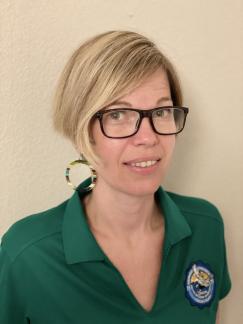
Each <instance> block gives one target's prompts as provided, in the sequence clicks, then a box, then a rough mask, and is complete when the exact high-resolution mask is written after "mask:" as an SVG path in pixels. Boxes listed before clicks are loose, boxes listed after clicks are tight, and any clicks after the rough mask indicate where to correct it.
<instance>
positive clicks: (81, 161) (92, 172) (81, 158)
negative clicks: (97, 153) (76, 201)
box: [65, 154, 97, 192]
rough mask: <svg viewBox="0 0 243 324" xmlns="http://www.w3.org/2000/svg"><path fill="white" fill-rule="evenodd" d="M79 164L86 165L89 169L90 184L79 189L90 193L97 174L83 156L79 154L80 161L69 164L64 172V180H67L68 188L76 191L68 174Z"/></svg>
mask: <svg viewBox="0 0 243 324" xmlns="http://www.w3.org/2000/svg"><path fill="white" fill-rule="evenodd" d="M79 164H84V165H87V166H88V167H89V169H90V172H91V183H90V185H89V186H88V187H85V188H80V190H81V191H85V192H87V191H90V190H92V189H93V188H94V186H95V184H96V180H97V173H96V171H95V169H94V168H93V167H92V166H91V165H90V164H89V162H88V161H87V160H86V159H85V158H84V156H83V155H82V154H81V155H80V159H78V160H74V161H72V162H70V163H69V165H68V167H67V168H66V172H65V178H66V180H67V183H68V185H69V186H71V187H72V189H73V190H77V187H76V186H75V185H74V184H73V183H72V182H71V180H70V177H69V174H70V169H71V168H72V167H74V166H76V165H79Z"/></svg>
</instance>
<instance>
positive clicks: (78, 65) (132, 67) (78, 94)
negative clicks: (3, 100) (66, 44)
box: [53, 31, 182, 164]
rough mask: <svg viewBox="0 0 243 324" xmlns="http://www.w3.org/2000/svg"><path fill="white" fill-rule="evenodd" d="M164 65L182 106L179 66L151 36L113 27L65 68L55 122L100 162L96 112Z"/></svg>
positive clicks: (173, 93) (83, 47)
mask: <svg viewBox="0 0 243 324" xmlns="http://www.w3.org/2000/svg"><path fill="white" fill-rule="evenodd" d="M161 67H162V68H163V69H164V70H165V71H166V73H167V77H168V80H169V84H170V90H171V97H172V101H173V104H174V105H177V106H181V105H182V92H181V87H180V83H179V80H178V76H177V74H176V72H175V69H174V67H173V66H172V64H171V62H170V61H169V60H168V58H166V57H165V55H163V54H162V53H161V51H160V50H159V49H158V48H157V47H156V45H155V44H154V43H153V42H152V41H151V40H149V39H148V38H146V37H144V36H143V35H140V34H138V33H135V32H131V31H109V32H106V33H103V34H100V35H97V36H95V37H93V38H91V39H89V40H87V41H86V42H85V43H83V44H82V45H81V46H80V47H79V48H78V49H77V50H76V51H75V52H74V53H73V55H72V56H71V58H70V59H69V61H68V62H67V64H66V66H65V68H64V70H63V72H62V74H61V77H60V80H59V82H58V86H57V90H56V94H55V98H54V111H53V125H54V128H55V129H56V130H57V131H58V132H60V133H62V134H63V135H64V136H65V137H67V138H69V139H70V140H71V142H72V143H73V144H74V146H75V147H76V148H82V153H83V154H84V156H85V157H86V158H87V160H88V161H89V162H90V163H91V164H95V163H98V162H99V158H98V157H97V156H96V154H95V152H94V149H93V144H92V139H91V138H92V136H91V133H90V130H91V129H90V128H91V120H92V117H93V116H94V114H95V113H96V112H97V111H99V110H100V109H102V108H104V107H106V106H108V105H109V104H110V103H111V102H113V101H115V100H117V99H118V98H120V97H122V96H124V95H126V94H127V93H128V92H130V91H132V90H133V89H134V88H135V87H137V86H138V85H139V84H140V83H141V82H142V81H143V80H144V79H145V78H146V77H148V76H149V75H151V74H152V73H153V72H155V71H156V70H157V69H158V68H161Z"/></svg>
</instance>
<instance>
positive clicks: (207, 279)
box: [185, 261, 215, 308]
mask: <svg viewBox="0 0 243 324" xmlns="http://www.w3.org/2000/svg"><path fill="white" fill-rule="evenodd" d="M185 289H186V297H187V299H188V300H189V301H190V303H191V305H193V306H198V307H199V308H203V307H206V306H210V304H211V302H212V300H213V298H214V295H215V279H214V274H213V272H212V271H211V270H210V268H209V266H208V265H207V264H205V263H203V262H202V261H197V262H193V263H192V264H191V266H190V267H189V269H188V270H187V272H186V280H185Z"/></svg>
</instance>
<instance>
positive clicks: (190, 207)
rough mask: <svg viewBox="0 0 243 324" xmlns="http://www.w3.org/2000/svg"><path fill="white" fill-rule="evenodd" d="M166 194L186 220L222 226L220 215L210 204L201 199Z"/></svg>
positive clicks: (168, 192)
mask: <svg viewBox="0 0 243 324" xmlns="http://www.w3.org/2000/svg"><path fill="white" fill-rule="evenodd" d="M166 193H167V194H168V196H169V197H170V199H172V200H173V202H174V203H175V204H176V205H177V207H178V208H179V210H180V212H181V213H182V214H183V215H185V216H186V218H187V219H190V220H193V219H197V221H198V220H199V219H201V220H202V221H205V222H216V223H219V224H221V225H223V220H222V216H221V213H220V211H219V209H218V208H217V207H216V206H215V205H214V204H213V203H212V202H210V201H208V200H206V199H203V198H198V197H193V196H184V195H181V194H178V193H174V192H170V191H167V192H166Z"/></svg>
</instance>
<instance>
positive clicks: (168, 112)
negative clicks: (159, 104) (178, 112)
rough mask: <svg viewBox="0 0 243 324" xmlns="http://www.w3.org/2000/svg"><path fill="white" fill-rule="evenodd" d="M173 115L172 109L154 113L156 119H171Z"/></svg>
mask: <svg viewBox="0 0 243 324" xmlns="http://www.w3.org/2000/svg"><path fill="white" fill-rule="evenodd" d="M172 113H173V111H172V109H170V108H163V109H159V110H156V111H155V112H154V116H155V117H163V118H166V117H169V116H170V115H171V114H172Z"/></svg>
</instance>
